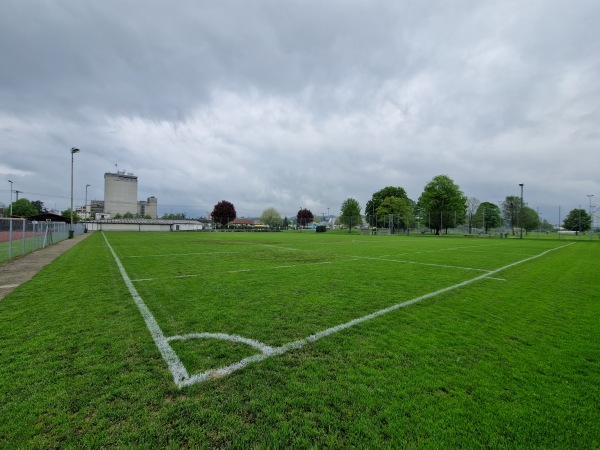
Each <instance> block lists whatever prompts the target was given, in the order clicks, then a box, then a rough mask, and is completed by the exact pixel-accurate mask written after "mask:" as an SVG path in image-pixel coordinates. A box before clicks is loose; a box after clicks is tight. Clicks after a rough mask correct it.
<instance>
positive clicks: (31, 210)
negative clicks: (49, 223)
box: [4, 198, 38, 217]
mask: <svg viewBox="0 0 600 450" xmlns="http://www.w3.org/2000/svg"><path fill="white" fill-rule="evenodd" d="M37 213H38V211H37V209H36V208H35V206H33V205H32V203H31V202H30V201H29V200H27V199H26V198H20V199H19V200H16V201H14V202H12V215H13V217H31V216H35V215H36V214H37ZM4 215H5V217H10V205H9V206H7V207H6V209H5V210H4Z"/></svg>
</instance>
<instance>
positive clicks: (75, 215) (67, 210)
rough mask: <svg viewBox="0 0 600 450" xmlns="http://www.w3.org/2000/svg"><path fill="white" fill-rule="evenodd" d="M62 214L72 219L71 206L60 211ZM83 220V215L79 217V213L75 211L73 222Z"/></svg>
mask: <svg viewBox="0 0 600 450" xmlns="http://www.w3.org/2000/svg"><path fill="white" fill-rule="evenodd" d="M60 215H61V216H63V217H65V218H67V219H69V220H71V208H68V209H65V210H64V211H61V212H60ZM80 220H81V217H79V216H78V215H77V213H76V212H73V223H77V222H79V221H80Z"/></svg>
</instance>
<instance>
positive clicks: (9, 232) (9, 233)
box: [8, 180, 13, 259]
mask: <svg viewBox="0 0 600 450" xmlns="http://www.w3.org/2000/svg"><path fill="white" fill-rule="evenodd" d="M8 182H9V183H10V216H9V217H8V259H12V203H13V202H12V193H13V182H12V181H10V180H8Z"/></svg>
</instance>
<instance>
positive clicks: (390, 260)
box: [357, 256, 490, 272]
mask: <svg viewBox="0 0 600 450" xmlns="http://www.w3.org/2000/svg"><path fill="white" fill-rule="evenodd" d="M357 258H359V259H368V260H372V261H386V262H397V263H401V264H416V265H419V266H432V267H445V268H447V269H461V270H474V271H476V272H490V271H489V270H487V269H475V268H473V267H463V266H450V265H447V264H434V263H424V262H418V261H407V260H405V259H389V258H383V257H380V258H371V257H367V256H358V257H357Z"/></svg>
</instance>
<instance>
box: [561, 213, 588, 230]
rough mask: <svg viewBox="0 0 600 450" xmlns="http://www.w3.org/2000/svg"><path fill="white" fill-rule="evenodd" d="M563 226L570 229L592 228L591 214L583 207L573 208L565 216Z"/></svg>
mask: <svg viewBox="0 0 600 450" xmlns="http://www.w3.org/2000/svg"><path fill="white" fill-rule="evenodd" d="M563 226H564V227H565V228H566V229H567V230H570V231H577V232H582V231H587V230H589V229H591V228H592V216H590V215H589V214H588V213H587V211H586V210H585V209H574V210H572V211H571V212H570V213H569V214H568V215H567V217H565V220H564V221H563Z"/></svg>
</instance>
